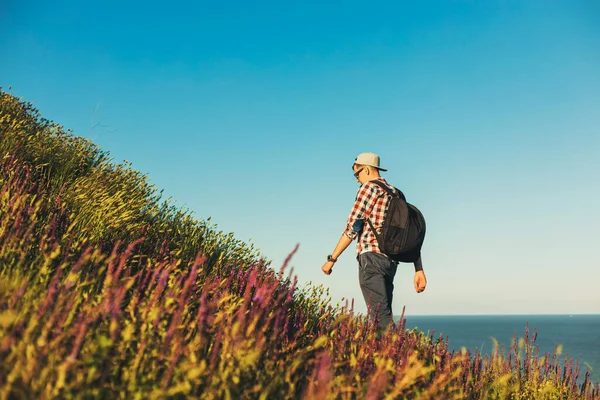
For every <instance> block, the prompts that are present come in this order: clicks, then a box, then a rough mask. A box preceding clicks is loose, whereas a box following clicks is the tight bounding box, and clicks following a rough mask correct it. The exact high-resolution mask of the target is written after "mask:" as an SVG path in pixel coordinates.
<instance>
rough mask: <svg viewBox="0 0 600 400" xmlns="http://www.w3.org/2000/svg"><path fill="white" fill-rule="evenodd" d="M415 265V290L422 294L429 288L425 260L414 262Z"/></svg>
mask: <svg viewBox="0 0 600 400" xmlns="http://www.w3.org/2000/svg"><path fill="white" fill-rule="evenodd" d="M414 265H415V279H414V283H415V290H416V291H417V293H421V292H422V291H423V290H425V287H426V286H427V278H426V277H425V271H423V260H422V259H421V257H419V259H418V260H417V261H415V262H414Z"/></svg>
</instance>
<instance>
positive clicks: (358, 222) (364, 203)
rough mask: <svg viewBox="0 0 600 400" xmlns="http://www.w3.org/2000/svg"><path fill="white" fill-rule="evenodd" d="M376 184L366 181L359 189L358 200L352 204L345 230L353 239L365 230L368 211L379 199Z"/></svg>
mask: <svg viewBox="0 0 600 400" xmlns="http://www.w3.org/2000/svg"><path fill="white" fill-rule="evenodd" d="M374 186H375V185H373V184H371V183H370V182H365V183H364V184H362V185H361V186H360V188H359V189H358V193H357V194H356V200H355V201H354V204H353V205H352V210H351V211H350V216H349V217H348V222H347V223H346V230H345V231H344V235H346V236H347V237H348V238H350V239H351V240H354V239H356V237H357V236H358V234H359V233H360V232H361V231H362V230H363V227H364V225H365V220H366V217H367V216H368V215H366V213H367V211H369V212H370V210H372V209H373V205H374V204H375V201H376V200H377V197H378V191H377V190H376V189H375V187H374Z"/></svg>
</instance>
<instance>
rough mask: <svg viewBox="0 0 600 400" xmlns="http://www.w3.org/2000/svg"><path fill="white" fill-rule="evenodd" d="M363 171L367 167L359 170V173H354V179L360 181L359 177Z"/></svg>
mask: <svg viewBox="0 0 600 400" xmlns="http://www.w3.org/2000/svg"><path fill="white" fill-rule="evenodd" d="M363 169H365V167H362V168H361V169H359V170H358V171H356V172H355V173H354V177H355V178H356V179H358V176H359V175H360V173H361V172H362V170H363Z"/></svg>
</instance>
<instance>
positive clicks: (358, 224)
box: [344, 178, 395, 254]
mask: <svg viewBox="0 0 600 400" xmlns="http://www.w3.org/2000/svg"><path fill="white" fill-rule="evenodd" d="M377 180H379V181H381V182H383V183H385V184H386V185H387V186H388V187H390V188H392V186H390V185H389V184H388V183H387V182H386V181H385V179H384V178H377ZM394 191H395V190H394ZM389 201H390V196H388V195H387V193H386V192H385V190H383V189H382V188H381V187H379V185H377V184H376V183H373V182H372V181H369V182H365V183H363V184H362V185H361V186H360V187H359V188H358V193H357V194H356V200H355V201H354V205H353V206H352V211H350V216H349V217H348V223H347V224H346V230H345V231H344V234H345V235H346V236H347V237H349V238H350V239H352V240H354V239H356V238H357V237H358V242H357V244H356V252H357V254H361V253H365V252H367V251H371V252H374V253H381V251H380V250H379V246H378V244H377V239H376V238H375V235H374V234H373V231H372V230H371V226H370V225H369V223H368V222H367V218H369V219H370V220H371V223H372V224H373V226H374V227H375V229H376V230H377V233H380V232H381V225H382V224H383V217H384V215H385V212H386V211H387V208H388V203H389Z"/></svg>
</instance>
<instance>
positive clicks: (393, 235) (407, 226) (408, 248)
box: [368, 180, 425, 262]
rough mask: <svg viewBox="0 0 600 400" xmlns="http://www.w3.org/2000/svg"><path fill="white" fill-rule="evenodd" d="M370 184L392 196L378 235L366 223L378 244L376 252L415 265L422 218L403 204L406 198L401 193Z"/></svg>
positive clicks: (420, 240) (408, 204) (370, 224)
mask: <svg viewBox="0 0 600 400" xmlns="http://www.w3.org/2000/svg"><path fill="white" fill-rule="evenodd" d="M371 182H373V183H376V184H377V185H379V186H380V187H381V188H382V189H383V190H385V191H386V193H387V194H388V195H390V196H391V199H390V202H389V203H388V209H387V212H386V214H385V217H384V218H383V224H382V226H381V233H379V234H378V233H377V231H376V230H375V228H373V224H372V223H371V220H370V219H368V222H369V226H370V227H371V230H372V231H373V233H374V234H375V238H376V239H377V244H379V250H381V251H382V252H383V253H384V254H387V256H388V257H390V258H391V259H392V260H395V261H401V262H415V261H417V260H418V259H419V257H421V246H423V241H424V240H425V218H423V214H421V211H419V209H418V208H417V207H415V206H413V205H412V204H410V203H407V202H406V197H404V194H403V193H402V192H401V191H400V190H398V189H396V191H397V193H396V192H394V190H393V189H390V188H389V187H388V186H387V185H386V184H384V183H383V182H380V181H377V180H373V181H371Z"/></svg>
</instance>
